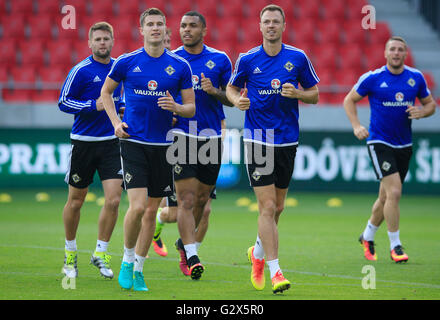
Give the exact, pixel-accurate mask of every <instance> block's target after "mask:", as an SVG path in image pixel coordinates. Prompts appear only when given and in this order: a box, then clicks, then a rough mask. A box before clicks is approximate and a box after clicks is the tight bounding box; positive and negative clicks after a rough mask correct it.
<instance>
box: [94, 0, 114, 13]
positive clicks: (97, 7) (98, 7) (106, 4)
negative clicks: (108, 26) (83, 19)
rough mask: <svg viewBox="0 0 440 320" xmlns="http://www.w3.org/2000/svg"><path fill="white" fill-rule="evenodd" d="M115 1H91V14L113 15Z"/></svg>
mask: <svg viewBox="0 0 440 320" xmlns="http://www.w3.org/2000/svg"><path fill="white" fill-rule="evenodd" d="M113 13H114V11H113V2H112V1H108V0H93V1H90V15H92V16H93V15H100V16H101V15H104V16H107V15H108V16H112V15H113Z"/></svg>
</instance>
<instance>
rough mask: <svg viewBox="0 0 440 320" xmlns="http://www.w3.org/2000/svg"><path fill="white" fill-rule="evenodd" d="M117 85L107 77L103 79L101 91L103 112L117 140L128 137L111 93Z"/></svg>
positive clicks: (125, 126) (126, 126)
mask: <svg viewBox="0 0 440 320" xmlns="http://www.w3.org/2000/svg"><path fill="white" fill-rule="evenodd" d="M118 85H119V83H118V82H116V81H114V80H113V79H111V78H109V77H107V78H106V79H105V82H104V85H103V86H102V89H101V97H100V98H101V99H102V103H103V105H104V109H105V112H106V113H107V115H108V117H109V119H110V121H111V122H112V125H113V128H115V135H116V136H117V137H119V138H128V137H130V135H129V134H127V132H125V130H124V129H126V128H128V125H127V124H126V123H125V122H122V121H121V119H120V118H119V116H118V114H117V113H116V108H115V102H114V101H113V97H112V96H113V92H114V91H115V90H116V88H117V87H118Z"/></svg>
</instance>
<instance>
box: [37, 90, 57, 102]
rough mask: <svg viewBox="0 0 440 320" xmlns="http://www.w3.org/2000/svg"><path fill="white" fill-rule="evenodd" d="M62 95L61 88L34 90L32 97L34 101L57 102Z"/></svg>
mask: <svg viewBox="0 0 440 320" xmlns="http://www.w3.org/2000/svg"><path fill="white" fill-rule="evenodd" d="M59 96H60V89H46V90H32V91H31V95H30V99H31V100H32V101H33V102H37V103H38V102H40V103H41V102H51V103H57V102H58V99H59Z"/></svg>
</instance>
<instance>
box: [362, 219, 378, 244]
mask: <svg viewBox="0 0 440 320" xmlns="http://www.w3.org/2000/svg"><path fill="white" fill-rule="evenodd" d="M377 229H379V227H376V226H375V225H373V224H372V223H371V222H370V220H368V223H367V226H366V227H365V230H364V233H363V237H364V240H366V241H374V236H375V234H376V231H377Z"/></svg>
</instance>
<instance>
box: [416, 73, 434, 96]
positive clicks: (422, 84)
mask: <svg viewBox="0 0 440 320" xmlns="http://www.w3.org/2000/svg"><path fill="white" fill-rule="evenodd" d="M430 94H431V91H430V90H429V89H428V85H427V83H426V80H425V77H424V76H423V74H422V73H421V74H420V81H419V91H418V92H417V98H419V99H423V98H426V97H427V96H429V95H430Z"/></svg>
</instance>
